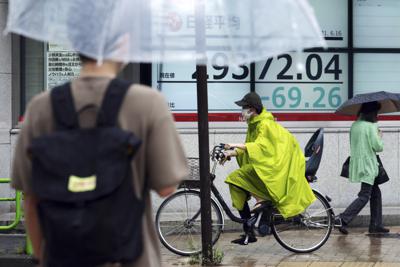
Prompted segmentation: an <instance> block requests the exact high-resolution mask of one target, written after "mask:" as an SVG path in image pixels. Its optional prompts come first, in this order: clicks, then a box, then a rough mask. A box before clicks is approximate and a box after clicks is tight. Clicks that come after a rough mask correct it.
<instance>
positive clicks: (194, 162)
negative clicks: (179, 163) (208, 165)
mask: <svg viewBox="0 0 400 267" xmlns="http://www.w3.org/2000/svg"><path fill="white" fill-rule="evenodd" d="M187 162H188V166H189V176H188V177H186V179H185V180H184V181H183V182H182V183H181V184H180V185H179V188H200V167H199V159H198V158H187Z"/></svg>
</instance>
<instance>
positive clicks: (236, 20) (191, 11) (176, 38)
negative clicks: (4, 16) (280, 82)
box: [6, 0, 326, 261]
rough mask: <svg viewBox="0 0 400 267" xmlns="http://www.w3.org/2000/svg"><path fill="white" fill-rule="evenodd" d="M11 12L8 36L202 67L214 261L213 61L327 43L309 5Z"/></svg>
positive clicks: (94, 4) (114, 3) (251, 0)
mask: <svg viewBox="0 0 400 267" xmlns="http://www.w3.org/2000/svg"><path fill="white" fill-rule="evenodd" d="M8 15H9V17H8V23H7V29H6V32H14V33H17V34H21V35H24V36H27V37H30V38H34V39H38V40H41V41H46V42H51V43H56V44H59V45H62V46H64V47H66V48H70V49H72V50H75V51H78V52H80V53H82V54H85V55H87V56H90V57H92V58H96V59H97V60H99V61H100V62H101V61H102V60H105V59H108V60H115V61H121V62H156V63H162V62H171V61H173V62H179V61H191V62H193V61H196V62H197V106H198V114H199V115H198V120H199V121H198V127H199V156H200V177H201V178H200V182H201V206H202V208H201V218H202V225H201V227H202V228H201V229H202V243H203V259H204V260H205V261H210V260H211V258H212V249H211V244H212V243H211V232H212V231H211V230H210V229H211V212H210V210H211V208H210V205H211V202H210V179H209V177H208V175H209V155H208V148H209V142H208V103H207V70H206V64H207V58H211V57H212V56H213V55H214V54H215V53H221V52H223V53H224V54H225V55H226V60H225V61H224V62H222V64H225V65H239V64H244V63H250V62H254V61H258V60H263V59H266V58H269V57H272V56H275V55H278V54H281V53H284V52H288V51H301V50H302V49H304V48H308V47H321V46H323V47H324V46H326V44H325V41H324V39H323V37H322V34H321V30H320V28H319V26H318V24H317V22H316V19H315V16H314V13H313V10H312V8H311V7H310V6H309V4H308V2H307V1H306V0H67V1H66V0H10V1H9V14H8ZM218 64H219V65H222V64H221V62H218Z"/></svg>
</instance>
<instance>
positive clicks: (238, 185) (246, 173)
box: [225, 92, 315, 245]
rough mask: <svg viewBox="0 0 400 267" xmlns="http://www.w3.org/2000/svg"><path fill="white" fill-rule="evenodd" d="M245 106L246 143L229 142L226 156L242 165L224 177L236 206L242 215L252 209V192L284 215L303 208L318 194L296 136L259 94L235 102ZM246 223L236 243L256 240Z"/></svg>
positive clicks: (301, 210)
mask: <svg viewBox="0 0 400 267" xmlns="http://www.w3.org/2000/svg"><path fill="white" fill-rule="evenodd" d="M235 103H236V104H237V105H239V106H241V107H242V117H243V119H244V120H245V121H246V122H247V124H248V128H247V136H246V141H245V143H244V144H226V145H225V148H226V149H230V150H227V151H226V152H225V153H226V155H225V156H226V157H236V159H237V163H238V165H239V166H240V168H239V169H237V170H235V171H234V172H232V173H231V174H230V175H229V176H228V177H227V178H226V180H225V182H226V183H228V184H229V190H230V194H231V198H232V203H233V206H234V207H235V208H236V209H237V210H238V211H239V214H240V216H241V218H242V219H248V218H250V216H251V211H250V208H249V205H248V203H247V201H248V200H249V198H250V197H251V196H253V197H255V198H256V201H257V204H256V206H255V208H257V207H258V205H259V204H258V203H259V202H262V201H264V200H270V201H271V202H272V203H273V204H274V206H275V207H276V208H277V209H278V210H279V212H280V213H281V214H282V215H283V217H285V218H288V217H292V216H295V215H298V214H300V213H301V212H303V211H304V210H305V209H306V208H307V207H308V206H309V205H310V204H311V203H312V202H313V201H314V200H315V196H314V194H313V192H312V190H311V187H310V185H309V184H308V182H307V180H306V178H305V158H304V155H303V152H302V150H301V148H300V146H299V144H298V142H297V140H296V138H295V137H294V136H293V135H292V134H291V133H290V132H289V131H288V130H286V129H285V128H284V127H282V126H281V125H280V124H279V123H277V122H276V121H275V119H274V117H273V116H272V114H271V113H270V112H267V111H266V109H265V108H264V107H263V105H262V103H261V98H260V96H259V95H258V94H256V93H254V92H252V93H248V94H246V95H245V96H244V97H243V99H241V100H239V101H236V102H235ZM248 228H249V227H248V226H247V225H246V224H244V225H243V230H244V232H245V235H242V236H241V237H240V238H239V239H236V240H233V241H232V242H233V243H237V244H241V245H246V244H247V243H249V242H256V241H257V239H256V237H255V235H254V232H253V229H248Z"/></svg>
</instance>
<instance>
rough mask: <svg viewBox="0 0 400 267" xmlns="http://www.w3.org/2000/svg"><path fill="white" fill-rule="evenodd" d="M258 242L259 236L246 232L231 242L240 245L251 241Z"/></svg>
mask: <svg viewBox="0 0 400 267" xmlns="http://www.w3.org/2000/svg"><path fill="white" fill-rule="evenodd" d="M254 242H257V238H256V237H255V235H254V234H244V235H241V236H240V238H238V239H235V240H232V241H231V243H233V244H238V245H242V246H245V245H248V244H249V243H254Z"/></svg>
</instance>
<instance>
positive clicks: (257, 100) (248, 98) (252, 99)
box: [235, 92, 263, 113]
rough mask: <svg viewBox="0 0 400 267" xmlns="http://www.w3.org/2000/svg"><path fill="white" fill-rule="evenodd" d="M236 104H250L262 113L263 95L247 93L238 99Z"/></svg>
mask: <svg viewBox="0 0 400 267" xmlns="http://www.w3.org/2000/svg"><path fill="white" fill-rule="evenodd" d="M235 104H236V105H238V106H241V107H245V106H249V107H252V108H255V109H256V110H257V112H258V113H261V111H262V108H263V105H262V103H261V97H260V96H259V95H258V94H257V93H254V92H251V93H248V94H246V95H245V96H244V97H243V98H242V99H241V100H239V101H236V102H235Z"/></svg>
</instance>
